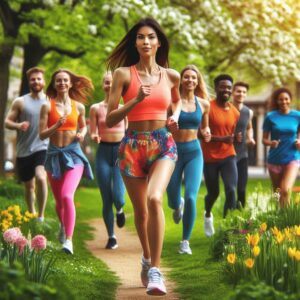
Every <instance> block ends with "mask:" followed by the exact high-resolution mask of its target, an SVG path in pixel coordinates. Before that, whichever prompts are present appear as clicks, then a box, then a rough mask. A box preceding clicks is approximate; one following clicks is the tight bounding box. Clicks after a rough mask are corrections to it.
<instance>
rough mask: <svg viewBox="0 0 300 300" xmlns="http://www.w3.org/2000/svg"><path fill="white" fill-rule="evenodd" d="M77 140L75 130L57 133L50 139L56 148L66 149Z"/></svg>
mask: <svg viewBox="0 0 300 300" xmlns="http://www.w3.org/2000/svg"><path fill="white" fill-rule="evenodd" d="M75 138H76V131H75V130H64V131H56V132H55V133H54V134H53V135H52V136H51V137H50V143H51V144H52V145H54V146H56V147H66V146H68V145H70V144H71V143H73V142H74V140H75Z"/></svg>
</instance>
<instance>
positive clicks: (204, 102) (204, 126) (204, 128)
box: [198, 99, 211, 143]
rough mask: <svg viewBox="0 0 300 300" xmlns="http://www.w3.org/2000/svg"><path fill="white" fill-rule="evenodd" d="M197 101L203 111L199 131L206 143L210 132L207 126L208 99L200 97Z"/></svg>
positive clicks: (209, 137)
mask: <svg viewBox="0 0 300 300" xmlns="http://www.w3.org/2000/svg"><path fill="white" fill-rule="evenodd" d="M199 102H200V107H201V109H202V111H203V113H202V121H201V128H200V132H201V136H202V137H203V139H204V141H205V142H207V143H208V142H209V141H210V140H211V133H210V128H209V110H210V103H209V101H207V100H204V99H201V100H200V101H199ZM198 137H199V131H198Z"/></svg>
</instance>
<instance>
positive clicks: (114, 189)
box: [90, 73, 126, 249]
mask: <svg viewBox="0 0 300 300" xmlns="http://www.w3.org/2000/svg"><path fill="white" fill-rule="evenodd" d="M111 83H112V75H111V73H107V74H105V75H104V78H103V82H102V87H103V90H104V92H105V99H104V101H102V102H100V103H96V104H94V105H92V106H91V109H90V136H91V139H92V140H93V141H94V142H96V143H98V144H99V146H98V150H97V154H96V168H95V169H96V170H95V171H96V178H97V183H98V186H99V189H100V192H101V196H102V201H103V208H102V214H103V219H104V223H105V226H106V230H107V233H108V241H107V244H106V247H105V248H106V249H116V248H117V247H118V244H117V239H116V236H115V234H114V214H113V205H114V206H115V208H116V211H117V212H116V219H117V225H118V227H123V226H124V224H125V215H124V212H123V209H122V207H123V206H124V203H125V202H124V194H125V187H124V183H123V180H122V176H121V174H120V170H119V167H118V165H117V164H116V161H117V156H118V149H119V145H120V142H121V140H122V138H123V136H124V134H125V127H126V124H125V122H126V121H124V120H123V121H121V122H120V123H118V124H117V125H115V126H114V127H112V128H108V127H107V126H106V123H105V118H106V114H107V104H108V95H109V91H110V88H111Z"/></svg>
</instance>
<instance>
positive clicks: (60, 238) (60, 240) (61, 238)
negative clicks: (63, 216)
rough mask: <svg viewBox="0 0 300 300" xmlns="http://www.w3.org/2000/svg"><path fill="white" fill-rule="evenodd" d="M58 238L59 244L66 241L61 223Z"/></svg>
mask: <svg viewBox="0 0 300 300" xmlns="http://www.w3.org/2000/svg"><path fill="white" fill-rule="evenodd" d="M58 240H59V242H60V243H61V244H63V243H64V242H65V241H66V233H65V226H64V225H62V224H60V228H59V233H58Z"/></svg>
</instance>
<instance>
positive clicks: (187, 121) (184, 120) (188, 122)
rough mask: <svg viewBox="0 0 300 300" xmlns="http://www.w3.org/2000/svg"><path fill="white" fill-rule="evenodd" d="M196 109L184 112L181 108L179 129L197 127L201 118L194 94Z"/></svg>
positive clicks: (200, 111)
mask: <svg viewBox="0 0 300 300" xmlns="http://www.w3.org/2000/svg"><path fill="white" fill-rule="evenodd" d="M195 104H196V110H195V111H193V112H186V111H183V110H181V112H180V115H179V119H178V125H179V129H198V128H199V125H200V123H201V119H202V110H201V107H200V104H199V101H198V100H197V97H196V96H195Z"/></svg>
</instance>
